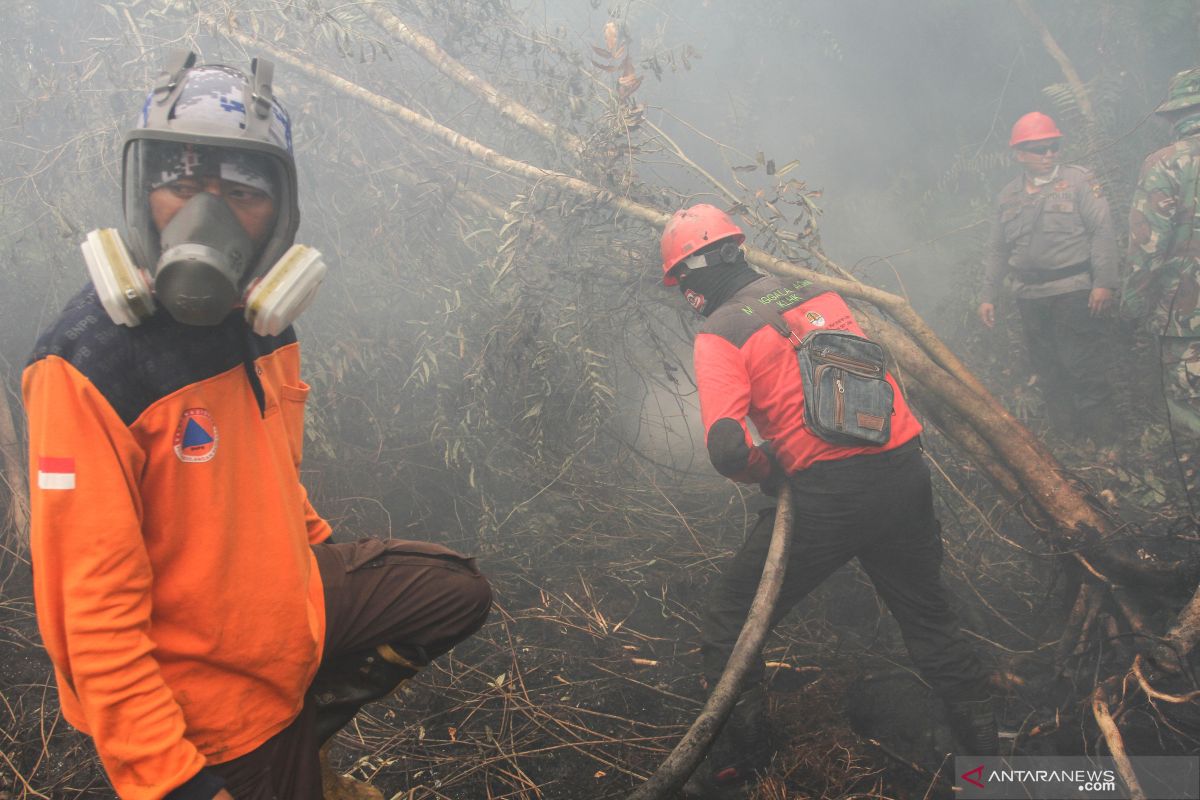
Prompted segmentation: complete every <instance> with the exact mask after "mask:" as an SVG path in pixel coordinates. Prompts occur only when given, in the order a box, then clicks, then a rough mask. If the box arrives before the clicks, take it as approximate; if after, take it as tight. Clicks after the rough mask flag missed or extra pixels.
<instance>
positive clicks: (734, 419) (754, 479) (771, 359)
mask: <svg viewBox="0 0 1200 800" xmlns="http://www.w3.org/2000/svg"><path fill="white" fill-rule="evenodd" d="M756 305H757V306H761V307H763V308H773V309H774V310H775V311H777V312H778V313H779V314H780V315H781V316H782V317H783V318H784V319H785V320H787V323H788V326H789V327H790V328H791V329H792V331H793V332H794V333H796V334H797V335H798V336H799V337H800V338H804V336H805V335H806V334H808V333H809V332H811V331H814V330H819V329H825V330H838V331H850V332H851V333H855V334H858V335H859V336H862V335H863V332H862V329H860V328H859V327H858V323H857V322H855V321H854V316H853V315H852V314H851V313H850V308H849V306H847V305H846V301H845V300H843V299H842V298H841V296H840V295H838V294H836V293H834V292H828V291H825V292H820V291H814V290H813V288H812V286H811V285H810V282H809V281H806V280H800V281H794V282H789V283H784V282H783V281H780V280H778V279H776V278H772V277H764V278H759V279H758V280H756V281H753V282H751V283H749V284H747V285H746V286H744V287H742V288H741V289H739V290H738V291H737V292H736V293H735V294H734V295H733V296H732V297H730V298H729V299H728V300H726V301H725V302H724V303H722V304H721V305H720V306H719V307H718V308H717V309H716V310H715V311H713V313H712V314H711V315H710V316H709V317H708V319H707V320H706V321H705V324H704V327H702V328H701V329H700V332H699V333H698V334H697V335H696V342H695V346H694V353H693V355H694V364H695V368H696V386H697V389H698V390H699V395H700V417H701V420H702V421H703V423H704V436H705V442H706V443H707V445H708V454H709V459H710V460H711V461H712V464H713V466H714V467H715V468H716V470H717V471H718V472H720V473H721V474H722V475H724V476H725V477H727V478H730V479H732V480H735V481H740V482H743V483H758V482H761V481H764V480H766V479H767V477H768V476H769V475H770V473H771V462H770V459H769V458H768V456H767V454H766V453H764V452H763V450H762V448H759V447H755V446H754V440H753V438H752V436H751V434H750V430H749V429H748V428H747V426H746V418H747V417H748V418H749V419H750V421H751V422H753V423H754V428H755V430H757V431H758V434H759V436H760V437H761V438H762V439H763V440H764V441H765V442H768V443H769V444H770V449H771V453H772V454H773V455H774V457H775V459H776V460H777V461H778V462H779V464H780V466H781V467H782V468H783V470H784V471H785V472H787V473H788V474H789V475H791V474H794V473H797V472H800V471H801V470H804V469H806V468H808V467H810V466H812V465H813V464H815V463H816V462H818V461H833V460H837V459H842V458H849V457H850V456H855V455H860V454H865V453H879V452H884V451H887V450H892V449H895V448H897V447H899V446H900V445H902V444H905V443H906V442H908V441H910V440H912V439H913V438H915V437H916V436H917V435H918V434H920V433H921V423H920V422H918V421H917V418H916V417H915V416H913V414H912V411H910V410H909V407H908V404H907V403H906V402H905V400H904V395H903V394H902V393H901V392H900V389H899V387H898V386H897V385H896V381H895V378H893V377H892V376H891V375H890V374H889V375H887V380H888V383H890V384H891V385H892V392H893V395H894V397H895V404H894V406H893V409H892V423H891V438H890V439H889V440H888V441H887V443H885V444H884V445H882V446H879V447H873V446H869V445H868V446H863V447H847V446H845V445H837V444H830V443H829V442H827V441H825V440H824V439H821V438H819V437H818V436H816V435H815V434H814V433H813V432H812V431H811V430H809V428H808V426H807V425H805V423H804V390H803V387H802V385H801V382H800V364H799V362H798V361H797V359H796V351H795V349H794V348H793V347H792V344H791V343H790V342H789V341H788V340H787V339H785V338H784V337H783V336H782V335H781V334H780V333H779V332H778V331H777V330H776V329H775V328H774V327H773V326H772V325H770V324H769V323H768V322H767V321H766V320H765V319H764V318H763V317H762V316H760V315H759V314H756V313H754V311H752V310H751V307H752V306H756Z"/></svg>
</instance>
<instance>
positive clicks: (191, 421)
mask: <svg viewBox="0 0 1200 800" xmlns="http://www.w3.org/2000/svg"><path fill="white" fill-rule="evenodd" d="M216 454H217V423H216V422H214V421H213V418H212V414H210V413H209V412H208V409H207V408H189V409H188V410H187V411H184V412H183V415H182V416H181V417H180V418H179V425H178V427H176V428H175V455H176V456H177V457H178V458H179V460H180V461H185V462H196V461H209V460H211V459H212V457H213V456H215V455H216Z"/></svg>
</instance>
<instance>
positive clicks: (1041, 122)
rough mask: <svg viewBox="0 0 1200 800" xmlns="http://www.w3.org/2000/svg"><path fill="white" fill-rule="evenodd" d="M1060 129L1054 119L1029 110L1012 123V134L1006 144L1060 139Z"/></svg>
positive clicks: (1010, 145) (1014, 145) (1013, 145)
mask: <svg viewBox="0 0 1200 800" xmlns="http://www.w3.org/2000/svg"><path fill="white" fill-rule="evenodd" d="M1060 138H1062V131H1060V130H1059V129H1058V126H1057V125H1055V124H1054V120H1052V119H1050V117H1048V116H1046V115H1045V114H1043V113H1042V112H1040V111H1031V112H1029V113H1028V114H1026V115H1025V116H1023V117H1021V118H1020V119H1019V120H1017V123H1016V124H1015V125H1013V129H1012V136H1011V137H1009V140H1008V146H1009V147H1016V146H1017V145H1019V144H1021V143H1022V142H1036V141H1040V140H1041V139H1060Z"/></svg>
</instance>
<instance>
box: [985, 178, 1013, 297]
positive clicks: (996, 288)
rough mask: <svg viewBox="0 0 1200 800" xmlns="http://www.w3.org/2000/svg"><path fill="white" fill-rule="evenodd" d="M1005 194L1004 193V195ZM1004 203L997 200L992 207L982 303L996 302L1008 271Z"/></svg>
mask: <svg viewBox="0 0 1200 800" xmlns="http://www.w3.org/2000/svg"><path fill="white" fill-rule="evenodd" d="M1002 196H1003V195H1002ZM1001 210H1002V205H1001V203H1000V201H999V200H997V201H996V205H995V207H994V208H993V209H992V229H991V232H990V233H989V234H988V242H987V249H986V250H985V251H984V262H983V288H982V289H981V290H980V292H979V302H980V303H995V302H996V298H997V297H998V296H999V295H1000V282H1001V281H1003V280H1004V275H1005V273H1006V272H1008V249H1007V248H1006V247H1005V246H1004V226H1003V225H1001V224H1000V213H1001Z"/></svg>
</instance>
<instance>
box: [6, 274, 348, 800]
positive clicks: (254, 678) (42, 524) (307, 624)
mask: <svg viewBox="0 0 1200 800" xmlns="http://www.w3.org/2000/svg"><path fill="white" fill-rule="evenodd" d="M299 361H300V351H299V345H298V343H297V342H296V339H295V334H294V332H293V331H292V330H291V329H290V328H289V329H288V330H287V331H285V332H284V334H283V335H282V336H279V337H261V336H257V335H255V334H253V333H252V332H251V331H249V330H248V328H247V326H246V323H245V321H244V320H243V319H242V318H241V316H240V315H238V314H231V315H230V317H229V318H228V319H227V320H226V321H225V322H224V323H222V324H221V325H218V326H214V327H194V326H187V325H182V324H180V323H177V322H175V321H174V320H173V319H171V318H170V316H169V315H167V314H165V313H163V312H160V313H158V314H156V315H155V316H153V317H152V318H150V319H149V320H147V321H145V322H144V323H142V324H141V325H140V326H138V327H136V328H126V327H121V326H118V325H115V324H114V323H113V322H112V321H111V320H110V319H109V317H108V316H107V314H106V313H105V311H104V309H103V308H102V307H101V305H100V303H99V302H98V300H97V298H96V294H95V292H94V291H93V290H92V289H91V288H90V287H89V288H88V289H85V290H84V291H83V292H81V293H80V294H79V295H77V296H76V297H75V298H74V299H73V300H72V301H71V302H70V304H69V305H68V307H67V308H66V310H65V311H64V312H63V314H62V316H61V317H60V318H59V319H58V321H57V322H56V323H55V324H54V325H53V326H51V327H50V328H49V329H48V330H47V331H46V332H44V333H43V334H42V336H41V337H40V338H39V340H38V343H37V345H36V348H35V351H34V354H33V356H32V357H31V359H30V362H29V364H28V366H27V367H26V369H25V372H24V376H23V381H22V391H23V394H24V401H25V409H26V412H27V414H28V419H29V457H30V476H31V481H30V483H31V489H30V495H31V500H32V515H33V516H32V551H33V576H34V598H35V602H36V605H37V616H38V626H39V628H40V630H41V634H42V638H43V641H44V643H45V646H46V650H47V651H48V653H49V654H50V659H51V661H52V662H53V664H54V670H55V677H56V679H57V682H58V687H59V695H60V700H61V705H62V710H63V715H64V716H65V717H66V718H67V720H68V721H69V722H70V723H71V724H72V725H74V726H75V727H77V728H79V729H80V730H82V731H84V732H85V733H88V734H89V735H91V736H92V738H93V739H94V740H95V743H96V748H97V750H98V751H99V753H100V757H101V759H102V761H103V763H104V768H105V770H106V771H107V773H108V775H109V777H110V779H111V780H112V782H113V785H114V786H115V788H116V790H117V792H118V793H119V794H120V795H121V797H124V798H131V799H132V800H143V799H144V800H150V799H151V798H161V797H163V796H164V795H165V794H167V793H168V792H170V791H171V790H172V789H174V788H176V787H178V786H180V785H182V784H184V783H186V782H187V781H189V780H190V779H191V778H193V777H194V776H196V774H197V773H198V772H199V771H200V770H201V769H202V768H203V767H204V765H205V764H209V763H211V764H216V763H222V762H225V761H229V760H231V759H233V758H236V757H238V756H241V755H244V754H245V753H248V752H250V751H251V750H253V749H255V748H256V747H258V746H259V745H260V744H262V743H263V742H265V741H266V740H267V739H268V738H270V737H271V736H272V735H273V734H275V733H277V732H279V731H280V730H282V729H283V728H285V727H286V726H287V725H288V724H289V723H290V722H291V721H292V720H293V719H294V718H295V717H296V715H297V714H298V713H299V711H300V708H301V706H302V704H303V700H304V693H305V691H306V689H307V687H308V685H309V683H310V682H311V680H312V677H313V674H314V673H315V671H316V668H317V665H318V663H319V661H320V656H321V648H322V644H323V642H324V628H325V610H324V600H323V596H322V586H321V580H320V575H319V573H318V571H317V568H316V563H315V560H314V558H313V556H312V552H311V549H310V544H311V543H315V542H318V541H321V540H324V539H325V538H327V537H328V536H329V534H330V529H329V525H328V524H327V523H326V522H325V521H324V520H323V519H321V518H320V517H319V516H318V515H317V513H316V512H315V511H314V510H313V508H312V506H311V505H310V503H309V502H308V497H307V494H306V492H305V489H304V487H303V486H302V484H301V482H300V458H301V450H302V444H303V425H304V404H305V398H306V396H307V394H308V387H307V386H306V385H305V384H304V383H303V382H302V381H301V380H300V365H299Z"/></svg>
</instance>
